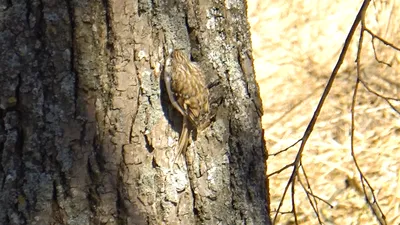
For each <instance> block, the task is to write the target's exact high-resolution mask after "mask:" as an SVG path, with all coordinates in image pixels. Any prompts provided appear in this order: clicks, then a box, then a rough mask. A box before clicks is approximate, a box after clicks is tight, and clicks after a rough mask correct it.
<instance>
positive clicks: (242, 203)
mask: <svg viewBox="0 0 400 225" xmlns="http://www.w3.org/2000/svg"><path fill="white" fill-rule="evenodd" d="M171 48H184V49H186V51H187V52H190V53H191V55H192V58H193V60H194V61H198V62H199V63H200V64H201V67H202V68H203V69H204V71H205V73H206V77H207V82H208V84H209V86H210V93H211V98H210V101H211V103H212V105H211V108H212V115H214V116H213V119H212V123H211V125H210V127H208V128H207V129H206V130H205V131H203V132H199V133H197V134H196V133H195V134H194V135H193V136H192V137H191V138H192V139H193V140H192V142H191V144H190V145H189V147H188V150H187V152H186V153H185V156H186V157H182V156H181V157H180V159H179V160H178V165H175V167H174V168H170V167H169V163H170V161H171V160H172V159H173V157H174V154H175V151H174V150H175V146H176V144H177V140H178V136H179V131H180V126H181V121H182V119H181V116H180V115H179V113H178V112H177V111H175V110H174V109H173V107H172V106H171V105H170V102H169V100H168V97H166V93H165V86H164V84H163V81H162V79H161V76H160V75H161V72H162V67H163V65H164V64H165V62H166V59H167V56H168V50H169V49H171ZM251 55H252V54H251V45H250V33H249V26H248V23H247V18H246V5H245V3H244V2H243V1H233V0H232V1H230V0H229V1H218V0H188V1H184V0H154V1H150V0H141V1H139V2H137V1H124V0H121V1H115V0H103V1H85V0H83V1H80V0H62V1H60V0H5V1H1V2H0V118H1V120H0V181H1V188H0V224H18V225H21V224H77V225H78V224H79V225H82V224H269V223H270V219H269V215H268V212H269V209H268V191H267V190H268V185H267V179H266V176H265V157H266V154H265V149H264V148H265V147H264V143H263V132H262V128H261V122H260V117H261V115H262V106H261V103H260V97H259V92H258V87H257V84H256V82H255V77H254V70H253V65H252V56H251ZM185 158H186V160H185Z"/></svg>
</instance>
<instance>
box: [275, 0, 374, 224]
mask: <svg viewBox="0 0 400 225" xmlns="http://www.w3.org/2000/svg"><path fill="white" fill-rule="evenodd" d="M370 2H371V0H364V2H363V4H362V6H361V8H360V10H359V12H358V14H357V16H356V18H355V20H354V22H353V25H352V26H351V29H350V32H349V33H348V35H347V37H346V41H345V43H344V46H343V49H342V51H341V53H340V56H339V59H338V62H337V63H336V65H335V68H334V69H333V71H332V74H331V76H330V77H329V80H328V83H327V85H326V87H325V89H324V92H323V93H322V96H321V99H320V101H319V102H318V106H317V108H316V110H315V111H314V115H313V117H312V118H311V121H310V123H309V124H308V127H307V129H306V131H305V132H304V135H303V138H302V142H301V145H300V148H299V151H298V153H297V155H296V159H295V161H294V166H293V171H292V174H291V176H290V178H289V180H288V182H287V185H286V187H285V190H284V192H283V194H282V197H281V200H280V202H279V205H278V208H277V211H276V213H275V216H274V220H273V223H274V224H275V222H276V219H277V217H278V214H279V210H280V208H281V207H282V205H283V200H284V199H285V196H286V193H287V191H288V189H289V186H290V185H292V189H294V181H295V177H296V176H297V171H298V169H299V164H300V160H301V157H302V154H303V151H304V147H305V145H306V143H307V140H308V138H309V137H310V135H311V132H312V131H313V128H314V126H315V123H316V121H317V119H318V116H319V114H320V112H321V109H322V106H323V105H324V102H325V100H326V98H327V96H328V94H329V92H330V90H331V88H332V85H333V82H334V81H335V78H336V75H337V73H338V71H339V69H340V67H341V65H342V63H343V61H344V58H345V56H346V53H347V50H348V48H349V46H350V43H351V39H352V38H353V36H354V33H355V31H356V29H357V27H358V24H359V23H360V21H361V19H362V18H363V17H364V16H365V12H366V11H367V8H368V5H369V3H370ZM294 216H295V217H297V215H296V213H294Z"/></svg>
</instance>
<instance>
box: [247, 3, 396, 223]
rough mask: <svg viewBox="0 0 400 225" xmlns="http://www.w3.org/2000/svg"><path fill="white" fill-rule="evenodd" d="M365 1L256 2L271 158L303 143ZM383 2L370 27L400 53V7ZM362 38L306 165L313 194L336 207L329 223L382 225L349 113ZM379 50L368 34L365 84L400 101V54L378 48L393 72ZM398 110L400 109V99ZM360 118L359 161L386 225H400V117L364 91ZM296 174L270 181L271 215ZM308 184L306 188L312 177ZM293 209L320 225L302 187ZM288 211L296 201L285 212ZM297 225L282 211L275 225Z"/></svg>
mask: <svg viewBox="0 0 400 225" xmlns="http://www.w3.org/2000/svg"><path fill="white" fill-rule="evenodd" d="M361 2H362V1H360V0H356V1H345V0H339V1H328V0H322V1H321V0H309V1H303V0H293V1H286V0H248V16H249V22H250V25H251V29H252V30H251V31H252V43H253V56H254V59H255V61H254V63H255V68H256V74H257V80H258V82H259V85H260V93H261V97H262V99H263V105H264V117H263V126H264V129H265V140H266V143H267V148H268V152H269V154H273V153H275V152H278V151H280V150H282V149H285V148H286V147H289V146H290V145H291V144H293V143H295V142H296V141H297V140H298V139H300V138H301V137H302V135H303V133H304V131H305V129H306V127H307V124H308V122H309V120H310V118H311V116H312V115H313V112H314V109H315V107H316V105H317V104H318V101H319V98H320V96H321V94H322V91H323V89H324V87H325V84H326V82H327V80H328V78H329V76H330V74H331V72H332V69H333V67H334V66H335V64H336V61H337V58H338V56H339V54H340V51H341V49H342V47H343V43H344V41H345V39H346V36H347V33H348V31H349V30H350V27H351V25H352V23H353V21H354V19H355V16H356V14H357V12H358V10H359V8H360V6H361ZM384 2H385V4H383V3H381V2H380V1H375V2H371V4H370V6H369V9H368V12H367V21H366V22H367V26H368V27H369V28H370V29H372V30H373V31H375V32H376V33H377V34H379V35H380V36H382V37H383V38H385V39H386V40H388V41H390V42H391V43H393V44H396V45H397V46H400V39H399V38H398V37H399V34H400V26H399V25H398V21H400V5H399V4H398V3H396V1H395V0H388V1H384ZM395 3H396V4H397V5H394V4H395ZM358 38H359V33H357V34H356V36H355V37H354V38H353V43H352V46H351V49H350V50H349V52H348V53H347V56H346V60H345V62H344V63H343V65H342V67H341V70H340V72H339V74H338V77H337V80H336V81H335V83H334V86H333V89H332V91H331V93H330V95H329V97H328V99H327V100H326V103H325V106H324V108H323V111H322V113H321V115H320V118H319V120H318V122H317V124H316V126H315V129H314V131H313V134H312V136H311V138H310V139H309V140H308V142H307V146H306V149H305V152H304V154H303V158H302V160H303V161H302V163H303V166H304V168H305V171H306V173H307V176H308V178H309V181H310V185H311V188H312V190H313V193H314V195H316V196H318V197H320V198H321V199H324V200H326V201H327V202H328V203H329V204H331V206H333V208H331V207H330V206H329V205H328V204H326V203H324V202H322V201H319V202H318V210H319V215H320V218H321V219H322V221H323V222H324V223H325V224H378V221H377V220H376V219H375V216H374V215H373V214H372V213H371V210H370V208H369V207H368V206H367V205H366V201H365V197H364V195H363V193H362V190H360V187H361V186H360V183H359V182H360V179H359V174H358V172H357V170H356V168H355V166H354V162H353V159H352V157H351V152H350V141H351V139H350V128H351V114H350V109H351V101H352V98H353V92H354V87H355V80H356V76H357V75H356V70H355V63H354V62H355V59H356V50H357V44H358V43H357V42H358ZM371 46H372V45H371V38H370V36H369V35H368V34H365V41H364V49H363V51H362V54H361V56H362V71H363V76H364V79H365V81H366V83H368V85H369V86H370V87H371V88H373V90H375V91H376V92H378V93H379V94H381V95H385V96H387V97H391V98H399V97H400V82H399V78H400V75H399V72H400V66H399V64H400V63H399V62H400V53H399V52H396V51H394V50H393V49H391V48H388V47H385V46H384V45H382V44H379V43H378V41H375V49H376V51H377V57H378V58H379V59H380V60H383V61H385V62H388V63H390V64H391V65H392V66H391V67H388V66H385V65H383V64H379V63H377V61H376V60H375V58H374V54H373V49H372V47H371ZM391 103H392V104H393V106H394V107H395V108H397V110H400V102H399V101H391ZM355 117H356V119H355V132H354V150H355V153H356V156H357V159H358V163H359V165H360V167H361V169H362V171H363V173H364V175H365V176H366V177H367V179H368V181H369V182H370V184H371V186H372V187H373V188H374V190H375V192H374V193H375V195H376V197H377V199H378V201H379V204H380V207H381V209H382V210H383V212H384V214H385V215H386V221H387V224H400V216H399V215H400V177H399V176H400V162H399V161H400V114H399V112H396V111H395V110H393V109H392V108H391V106H390V105H389V104H388V103H387V102H386V101H384V100H383V99H382V98H380V97H377V96H376V95H374V94H372V93H371V92H368V91H367V90H366V88H364V87H363V86H362V85H360V87H359V93H358V95H357V103H356V106H355ZM298 147H299V145H296V146H295V147H294V148H291V149H289V150H288V151H286V152H284V153H282V154H279V155H278V156H270V157H269V159H268V162H267V163H268V174H270V173H272V172H274V171H276V170H278V169H280V168H282V167H284V166H285V165H287V164H289V163H290V162H292V161H293V160H294V156H295V153H296V151H297V150H298ZM290 172H291V171H290V170H286V171H284V172H282V173H279V174H277V175H275V176H272V177H270V194H271V210H272V212H271V215H272V216H274V214H275V212H274V210H275V209H276V208H277V207H278V204H279V200H280V198H281V196H282V193H283V188H284V186H285V185H286V182H287V180H288V178H289V175H290ZM301 178H302V179H301V181H302V182H305V179H304V176H301ZM297 183H298V182H297ZM369 196H370V193H369ZM295 204H296V206H297V208H296V209H297V216H298V219H299V221H300V224H318V220H317V218H316V215H315V213H314V211H313V209H312V207H311V206H310V203H309V200H308V199H307V197H306V195H305V192H304V191H303V190H302V188H301V187H300V185H297V186H296V197H295ZM290 209H291V202H290V194H288V195H287V197H286V201H285V203H284V206H283V209H282V210H281V211H283V212H288V211H290ZM293 221H294V219H293V215H292V214H290V213H289V214H281V215H280V216H279V222H278V223H277V224H293Z"/></svg>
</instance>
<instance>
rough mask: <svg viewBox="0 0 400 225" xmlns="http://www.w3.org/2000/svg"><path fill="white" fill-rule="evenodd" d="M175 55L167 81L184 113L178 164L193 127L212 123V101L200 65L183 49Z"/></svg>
mask: <svg viewBox="0 0 400 225" xmlns="http://www.w3.org/2000/svg"><path fill="white" fill-rule="evenodd" d="M171 56H172V57H171V59H172V60H171V67H172V69H171V74H170V75H169V74H166V75H165V77H164V81H165V85H166V89H167V92H168V96H169V99H170V101H171V103H172V105H173V106H174V108H175V109H176V110H177V111H178V112H179V113H180V114H181V115H182V116H183V121H182V131H181V134H180V137H179V141H178V147H177V148H178V153H177V154H176V155H175V157H174V161H173V164H175V161H176V159H177V158H178V157H179V155H180V154H182V152H184V151H185V150H186V148H187V146H188V141H189V134H190V130H191V128H192V127H193V128H195V129H198V130H203V129H204V128H205V127H207V126H208V124H209V122H208V114H209V111H210V105H209V90H208V88H207V86H206V82H205V75H204V73H203V71H202V69H201V68H200V66H199V65H198V64H197V63H195V62H192V61H191V60H190V59H189V57H188V55H186V54H185V52H184V51H183V50H181V49H177V50H174V51H173V52H172V53H171ZM189 123H190V124H189Z"/></svg>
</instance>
